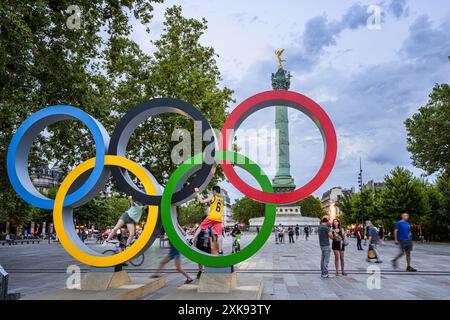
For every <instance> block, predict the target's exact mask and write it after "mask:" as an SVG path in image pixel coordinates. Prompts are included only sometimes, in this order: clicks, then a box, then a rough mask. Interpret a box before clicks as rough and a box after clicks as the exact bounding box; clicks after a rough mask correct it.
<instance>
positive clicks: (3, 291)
mask: <svg viewBox="0 0 450 320" xmlns="http://www.w3.org/2000/svg"><path fill="white" fill-rule="evenodd" d="M8 280H9V274H8V272H6V271H5V269H3V267H2V266H1V265H0V300H18V299H20V293H8Z"/></svg>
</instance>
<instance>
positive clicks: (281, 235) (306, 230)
mask: <svg viewBox="0 0 450 320" xmlns="http://www.w3.org/2000/svg"><path fill="white" fill-rule="evenodd" d="M300 230H301V229H300V226H299V225H298V224H297V225H295V227H294V226H289V227H288V228H287V230H286V228H285V227H284V226H283V225H282V224H279V225H278V226H275V227H274V228H273V234H274V236H275V244H281V243H285V242H286V239H285V235H286V234H287V235H288V238H289V243H295V241H298V239H299V237H300ZM310 233H311V228H310V227H309V226H307V225H306V226H304V227H303V234H304V235H305V240H308V238H309V235H310ZM294 236H295V238H294Z"/></svg>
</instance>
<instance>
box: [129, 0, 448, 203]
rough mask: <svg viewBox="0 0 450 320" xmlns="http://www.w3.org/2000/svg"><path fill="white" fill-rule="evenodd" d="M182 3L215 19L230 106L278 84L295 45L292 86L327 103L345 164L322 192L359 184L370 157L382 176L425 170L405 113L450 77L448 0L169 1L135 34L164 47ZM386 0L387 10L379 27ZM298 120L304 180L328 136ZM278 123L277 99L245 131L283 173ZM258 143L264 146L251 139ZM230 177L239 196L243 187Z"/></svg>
mask: <svg viewBox="0 0 450 320" xmlns="http://www.w3.org/2000/svg"><path fill="white" fill-rule="evenodd" d="M173 4H181V5H182V7H183V10H184V14H185V15H186V16H188V17H193V18H202V17H204V18H206V19H207V20H208V27H209V28H208V30H207V32H206V34H205V35H204V37H203V38H202V43H203V44H205V45H208V46H212V47H214V49H215V50H216V52H217V54H218V55H219V57H218V59H217V60H218V65H219V68H220V70H221V72H222V75H223V85H225V86H228V87H230V88H231V89H233V90H234V91H235V94H234V98H235V99H236V104H234V105H231V106H230V111H231V110H233V108H235V106H236V105H237V104H238V103H240V102H242V101H243V100H244V99H246V98H248V97H250V96H251V95H254V94H256V93H259V92H261V91H266V90H270V89H271V80H270V76H271V73H272V72H275V71H276V68H277V61H276V58H275V55H274V51H275V50H276V49H282V48H284V49H285V54H284V59H285V60H287V62H286V63H285V68H286V69H288V70H290V71H291V74H292V76H293V78H292V80H291V81H292V84H291V90H294V91H297V92H300V93H302V94H305V95H307V96H309V97H310V98H312V99H313V100H315V101H316V102H318V103H319V104H320V105H321V106H322V107H323V108H324V109H325V111H326V112H327V113H328V115H329V116H330V118H331V119H332V121H333V123H334V125H335V128H336V131H337V134H338V147H339V151H338V157H337V161H336V164H335V168H334V170H333V172H332V174H331V175H330V177H329V179H328V180H327V182H326V183H325V184H324V185H323V186H322V187H321V188H320V189H319V190H317V192H316V193H315V195H317V196H321V194H322V192H324V191H325V190H327V189H329V188H330V187H333V186H342V187H351V186H355V185H356V183H357V181H356V179H357V173H358V169H359V158H360V157H361V158H362V162H363V169H364V175H365V180H369V179H375V180H377V181H378V180H382V179H383V176H384V175H385V174H386V173H388V172H389V170H391V169H392V168H393V167H395V166H397V165H400V166H404V167H407V168H409V169H411V170H413V171H414V172H415V173H416V174H418V175H419V174H421V173H422V172H421V171H420V170H418V169H415V168H414V167H412V166H411V161H410V159H409V154H408V152H407V151H406V130H405V127H404V125H403V122H404V120H405V119H406V118H408V117H409V116H411V115H412V114H413V113H414V112H416V111H417V109H418V107H420V106H422V105H424V104H425V103H426V102H427V100H428V94H429V93H430V91H431V89H432V87H433V85H434V84H435V83H441V82H450V63H449V62H448V58H447V57H448V56H449V55H450V4H449V1H448V0H430V1H425V0H414V1H413V0H409V1H408V0H385V1H382V2H376V1H358V2H355V1H352V0H340V1H335V0H321V1H308V0H283V1H276V0H245V1H242V0H227V1H223V0H220V1H218V0H209V1H204V0H189V1H166V3H165V4H163V5H157V6H156V7H155V19H154V20H153V22H152V23H151V24H150V28H151V34H150V35H148V34H146V33H145V30H144V28H143V26H140V25H138V24H136V28H135V29H136V30H135V32H134V34H133V38H134V40H136V41H137V42H138V43H139V44H140V45H141V47H142V48H143V49H144V50H145V51H146V52H148V53H152V51H153V50H154V48H153V47H152V45H151V44H150V43H149V39H156V38H157V37H158V35H159V34H160V33H161V31H162V27H163V25H162V22H163V14H164V9H165V8H166V7H167V6H170V5H173ZM374 5H375V6H377V7H373V6H374ZM374 8H375V9H374ZM376 8H379V9H380V10H381V11H380V15H379V17H380V19H379V20H381V24H380V26H379V27H378V28H377V27H376V22H377V17H378V16H377V10H376ZM368 10H369V11H368ZM373 23H375V25H374V24H373ZM368 26H369V27H368ZM289 119H290V127H289V129H290V140H291V173H292V175H293V177H294V179H295V182H296V184H297V185H303V184H305V183H306V182H307V181H308V180H309V179H310V178H311V177H312V176H314V174H315V173H316V171H317V170H318V168H319V166H320V162H321V159H322V156H323V145H322V141H321V136H320V133H319V131H318V130H317V128H316V127H315V126H314V124H313V123H312V122H311V120H309V119H308V118H307V117H306V116H304V115H303V114H302V113H300V112H298V111H296V110H289ZM273 128H274V108H270V109H266V110H262V111H259V112H257V113H255V114H254V115H252V116H251V117H250V118H248V119H247V120H246V121H245V122H244V123H243V125H242V129H243V130H242V131H240V132H238V133H237V134H238V138H239V144H240V146H241V148H242V150H241V152H242V153H244V154H246V155H248V156H250V157H252V159H255V160H256V161H257V162H258V163H260V164H261V165H262V167H263V168H264V169H265V170H266V171H267V172H268V173H269V174H273V172H274V161H270V159H272V158H270V154H269V155H268V156H266V154H267V153H270V150H271V149H270V147H268V146H269V145H272V144H273V139H271V136H270V134H269V133H270V132H271V131H270V130H271V129H273ZM252 129H253V130H256V129H258V130H261V129H263V130H266V131H267V134H264V132H265V131H259V132H260V134H259V135H258V137H257V138H256V137H255V136H254V135H253V134H252V133H251V130H252ZM246 130H248V131H246ZM249 141H250V142H251V143H248V142H249ZM255 144H256V145H257V146H258V150H260V151H258V152H259V155H258V154H255V150H254V149H251V148H249V147H248V146H249V145H253V146H254V145H255ZM250 149H251V150H250ZM261 150H263V151H261ZM265 150H269V152H267V151H265ZM258 152H256V153H258ZM272 157H274V154H272ZM269 158H270V159H269ZM268 159H269V160H268ZM249 182H250V181H249ZM250 184H253V182H250ZM223 186H224V187H226V188H227V189H228V191H229V192H230V194H231V195H232V197H233V198H236V197H240V196H241V194H240V193H239V192H238V191H237V190H236V189H235V188H234V187H232V186H230V185H229V184H227V183H223Z"/></svg>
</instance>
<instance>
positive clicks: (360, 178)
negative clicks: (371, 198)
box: [358, 158, 365, 225]
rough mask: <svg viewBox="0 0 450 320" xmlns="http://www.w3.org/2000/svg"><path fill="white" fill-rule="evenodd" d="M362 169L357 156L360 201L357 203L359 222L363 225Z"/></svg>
mask: <svg viewBox="0 0 450 320" xmlns="http://www.w3.org/2000/svg"><path fill="white" fill-rule="evenodd" d="M362 173H363V170H362V164H361V158H359V174H358V185H359V192H360V194H361V201H360V205H359V213H360V215H361V222H362V224H363V225H364V219H365V217H364V190H363V189H364V184H363V175H362Z"/></svg>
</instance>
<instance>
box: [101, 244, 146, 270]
mask: <svg viewBox="0 0 450 320" xmlns="http://www.w3.org/2000/svg"><path fill="white" fill-rule="evenodd" d="M109 243H111V244H113V245H114V246H115V249H108V250H105V251H103V252H102V254H103V255H109V256H113V255H115V254H118V253H120V252H122V251H124V250H126V245H125V244H124V243H122V242H120V241H119V240H112V241H110V242H109ZM128 262H129V263H131V265H132V266H134V267H139V266H141V265H142V264H143V263H144V254H143V253H139V254H138V255H137V256H135V257H134V258H133V259H131V260H130V261H128Z"/></svg>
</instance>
